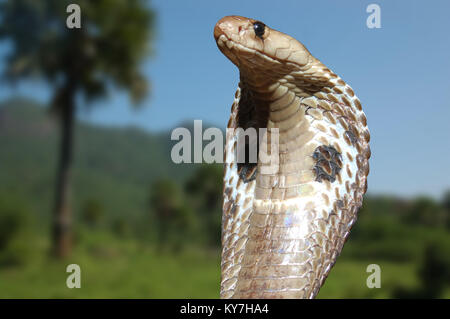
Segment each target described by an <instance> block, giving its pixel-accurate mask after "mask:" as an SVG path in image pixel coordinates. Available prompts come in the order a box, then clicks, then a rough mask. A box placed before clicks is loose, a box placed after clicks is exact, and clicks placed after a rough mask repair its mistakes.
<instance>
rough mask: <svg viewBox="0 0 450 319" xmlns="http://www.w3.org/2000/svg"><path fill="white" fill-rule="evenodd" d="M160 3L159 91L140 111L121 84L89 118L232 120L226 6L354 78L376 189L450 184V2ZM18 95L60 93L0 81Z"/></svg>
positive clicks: (119, 121) (155, 125)
mask: <svg viewBox="0 0 450 319" xmlns="http://www.w3.org/2000/svg"><path fill="white" fill-rule="evenodd" d="M371 3H377V4H379V5H380V7H381V24H382V25H381V26H382V27H381V29H368V28H367V27H366V19H367V16H368V13H366V7H367V6H368V5H369V4H371ZM152 6H153V8H154V9H155V10H156V11H157V15H158V23H157V37H156V41H155V51H156V52H155V55H154V57H153V58H152V59H149V60H148V61H146V62H145V63H144V65H143V72H144V73H145V74H146V76H148V78H149V79H151V81H152V90H153V91H152V94H151V96H150V97H149V98H148V99H147V100H146V101H144V103H143V107H142V108H141V109H140V110H138V111H134V110H133V109H132V108H131V107H130V106H131V104H130V102H129V100H128V98H127V96H126V95H125V94H123V93H120V92H114V93H112V94H111V95H110V96H109V97H108V99H105V100H103V101H101V102H98V103H96V104H95V105H94V106H95V107H94V108H91V110H90V111H87V110H82V111H81V112H80V117H81V118H83V119H85V120H88V121H92V122H95V123H99V124H104V125H120V126H123V125H137V126H140V127H143V128H145V129H148V130H151V131H158V130H164V129H169V128H172V127H175V126H177V124H179V123H180V122H182V121H184V120H186V119H191V120H193V119H202V120H204V121H205V122H207V123H211V124H212V125H215V126H218V127H222V128H224V127H225V126H226V123H227V121H228V116H229V112H230V106H231V103H232V100H233V95H234V91H235V89H236V86H237V83H238V71H237V69H236V68H235V67H234V66H233V65H232V64H231V62H229V61H228V60H227V59H226V58H225V57H224V56H223V55H222V54H221V53H220V52H219V50H218V49H217V47H216V44H215V42H214V39H213V27H214V24H215V23H216V21H217V20H219V19H220V18H221V17H223V16H225V15H230V14H235V15H242V16H247V17H252V18H255V19H258V20H261V21H263V22H265V23H266V24H267V25H269V26H270V27H273V28H275V29H277V30H279V31H282V32H285V33H287V34H289V35H291V36H293V37H294V38H296V39H298V40H299V41H301V42H302V43H303V44H304V45H305V46H306V47H307V48H308V49H309V50H310V51H311V53H312V54H313V55H314V56H315V57H317V58H318V59H319V60H321V61H322V62H323V63H324V64H325V65H327V66H328V67H329V68H331V69H332V70H333V71H334V72H336V73H337V74H339V75H340V76H341V77H342V78H343V79H344V80H345V81H346V82H347V83H349V84H350V85H351V86H352V87H353V89H354V91H355V92H356V94H357V95H358V96H359V98H360V100H361V101H362V104H363V107H364V110H365V112H366V115H367V118H368V124H369V128H370V131H371V136H372V140H371V148H372V159H371V162H370V166H371V174H370V176H369V192H372V193H395V194H399V195H405V196H410V195H417V194H429V195H432V196H435V197H439V196H440V195H441V194H442V192H443V191H444V190H445V189H450V163H449V162H450V161H449V159H450V81H449V77H450V35H449V33H448V31H449V30H450V18H449V17H450V2H449V1H445V0H443V1H406V0H402V1H400V0H397V1H376V2H373V1H362V0H359V1H357V0H353V1H350V0H349V1H334V0H328V1H325V0H321V1H300V0H291V1H274V0H255V1H243V0H240V1H235V0H227V1H206V0H205V1H175V0H158V1H153V2H152ZM4 50H5V49H4V46H3V47H0V52H1V51H4ZM14 94H21V95H26V96H27V95H29V96H31V97H34V98H36V99H38V100H40V101H42V102H45V101H47V100H48V97H49V94H50V92H49V90H48V89H47V88H46V86H45V85H42V84H38V83H32V84H25V85H20V86H19V87H17V88H16V89H14V90H12V89H11V88H9V87H4V86H2V87H0V99H4V98H6V97H8V96H11V95H14ZM168 160H170V159H168Z"/></svg>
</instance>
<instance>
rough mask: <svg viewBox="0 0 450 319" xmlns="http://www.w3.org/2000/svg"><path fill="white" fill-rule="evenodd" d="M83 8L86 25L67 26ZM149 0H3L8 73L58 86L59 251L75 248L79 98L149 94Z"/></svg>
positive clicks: (0, 25) (1, 26)
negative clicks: (74, 8)
mask: <svg viewBox="0 0 450 319" xmlns="http://www.w3.org/2000/svg"><path fill="white" fill-rule="evenodd" d="M71 3H76V4H78V5H79V7H80V8H81V28H74V29H69V28H68V27H67V26H66V19H67V18H68V16H70V13H67V12H66V8H67V6H68V5H69V4H71ZM146 3H147V2H145V3H144V0H127V1H124V0H97V1H91V0H78V1H75V0H40V1H36V0H7V1H4V2H2V3H1V4H0V39H7V40H9V41H10V43H11V44H12V50H11V52H10V54H9V56H8V57H7V63H6V68H5V78H6V79H7V81H9V82H15V81H17V80H22V79H30V78H33V77H37V78H39V79H42V80H44V81H46V82H47V83H49V84H50V86H51V87H52V89H53V99H52V102H51V109H52V111H54V112H55V113H56V114H57V116H58V119H59V123H60V130H61V132H60V134H61V142H60V146H59V166H58V169H57V181H56V193H55V204H54V220H53V232H52V233H53V241H52V242H53V252H54V253H55V255H56V256H59V257H64V256H66V255H68V254H69V252H70V250H71V231H70V229H71V210H70V200H69V199H70V180H71V166H72V149H73V143H74V141H73V131H74V117H75V115H76V108H77V107H76V106H77V103H76V101H77V98H78V97H79V96H83V97H85V99H86V101H87V102H91V101H92V100H93V99H96V98H101V97H104V96H105V95H106V94H107V92H108V91H109V90H110V89H111V88H113V87H118V88H122V89H124V90H126V91H127V92H129V95H130V97H131V98H132V99H133V101H135V102H137V101H139V100H141V99H142V98H143V97H144V96H145V95H146V93H147V87H148V85H147V81H146V79H145V78H144V76H143V75H142V74H141V73H140V72H139V66H140V63H141V62H142V60H143V59H144V58H145V57H146V56H148V53H150V51H151V39H152V34H153V33H152V30H153V26H154V13H153V11H152V9H151V8H149V7H148V5H146Z"/></svg>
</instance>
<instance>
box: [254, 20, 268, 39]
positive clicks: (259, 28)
mask: <svg viewBox="0 0 450 319" xmlns="http://www.w3.org/2000/svg"><path fill="white" fill-rule="evenodd" d="M265 29H266V25H265V24H264V23H262V22H259V21H256V22H255V23H253V30H255V35H256V36H257V37H258V38H261V39H262V36H263V35H264V31H265Z"/></svg>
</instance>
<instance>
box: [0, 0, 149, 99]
mask: <svg viewBox="0 0 450 319" xmlns="http://www.w3.org/2000/svg"><path fill="white" fill-rule="evenodd" d="M72 3H75V4H78V5H79V6H80V8H81V14H82V17H81V28H79V29H68V28H67V26H66V19H67V17H68V16H69V14H68V13H67V12H66V8H67V6H68V5H69V4H72ZM144 9H145V10H144ZM0 12H1V20H0V21H1V24H0V39H8V40H9V41H11V42H12V48H13V49H12V51H11V52H10V54H9V55H8V57H7V63H6V72H5V74H6V76H7V78H8V79H10V80H12V81H16V80H19V79H21V78H24V77H30V76H42V77H44V78H45V79H46V80H48V81H49V82H50V83H52V84H54V85H56V86H60V85H61V84H62V83H61V82H62V81H64V82H65V81H69V80H70V81H75V82H76V85H77V88H78V89H79V90H81V91H82V92H83V93H84V94H85V97H86V98H88V99H92V98H98V97H103V96H104V94H105V92H106V91H107V89H108V86H111V84H116V85H117V86H118V87H120V88H124V89H126V90H127V91H129V92H130V95H131V97H132V98H133V99H136V100H138V99H141V98H142V97H143V96H145V94H146V92H147V88H148V83H147V79H145V78H144V76H143V75H142V74H141V73H140V63H141V62H142V59H143V58H144V57H146V56H148V54H149V53H151V52H152V47H151V42H150V41H149V40H151V38H152V37H153V33H152V32H153V30H154V21H155V15H154V12H153V11H152V10H150V8H149V7H148V5H147V3H146V2H145V1H142V0H129V1H122V0H98V1H89V0H45V1H35V0H14V1H2V3H1V4H0ZM30 30H33V32H30Z"/></svg>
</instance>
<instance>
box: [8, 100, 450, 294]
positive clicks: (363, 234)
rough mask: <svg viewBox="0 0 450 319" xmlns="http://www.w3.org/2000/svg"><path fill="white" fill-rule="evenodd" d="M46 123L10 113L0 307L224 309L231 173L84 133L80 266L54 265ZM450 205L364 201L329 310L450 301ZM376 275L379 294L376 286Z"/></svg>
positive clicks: (141, 137) (101, 131) (155, 143)
mask: <svg viewBox="0 0 450 319" xmlns="http://www.w3.org/2000/svg"><path fill="white" fill-rule="evenodd" d="M17 103H18V102H17ZM42 114H43V112H42V110H41V109H39V108H36V107H31V106H30V107H28V108H21V107H17V105H16V106H14V107H8V106H3V107H0V146H1V149H2V152H0V163H1V165H2V169H0V181H1V183H0V246H1V248H0V260H2V261H1V264H0V283H1V286H2V289H0V297H22V298H23V297H33V298H34V297H41V298H43V297H85V298H91V297H97V298H101V297H116V298H120V297H127V298H133V297H134V298H169V297H172V298H217V297H218V294H219V283H220V223H221V206H222V174H223V171H222V166H221V165H213V164H211V165H184V166H183V165H179V166H176V165H173V164H172V163H168V162H170V161H167V158H168V156H170V148H167V149H168V150H169V152H164V151H163V150H164V149H166V144H164V143H169V142H170V138H169V137H168V136H169V135H168V134H162V133H161V134H158V135H151V134H148V133H145V132H141V131H138V130H131V129H120V128H108V129H106V128H97V127H93V126H89V125H86V124H80V128H81V129H80V134H82V136H83V138H82V139H80V144H79V145H78V147H79V150H80V151H79V160H78V164H77V166H76V170H75V174H74V179H75V191H76V192H77V195H78V196H77V197H76V198H77V200H76V201H75V205H74V207H75V210H76V215H77V216H79V217H80V218H79V219H77V223H78V224H77V229H76V246H75V254H74V255H73V256H72V257H70V258H69V259H68V260H66V261H64V262H62V261H55V260H51V259H49V258H48V255H47V250H48V246H49V245H50V243H49V240H48V236H47V235H48V234H47V233H48V227H47V226H45V225H47V224H48V220H49V218H51V216H49V215H48V214H47V211H46V210H45V205H44V204H43V198H45V196H47V195H45V194H47V192H48V188H50V185H51V182H52V179H53V178H52V175H51V172H52V170H51V169H49V167H50V166H51V165H52V163H51V160H49V158H48V154H47V153H46V152H50V150H51V149H52V147H51V146H48V145H49V143H50V141H51V140H52V138H51V136H52V135H51V132H52V130H51V125H50V124H49V122H48V120H47V118H46V117H45V116H42ZM21 125H22V126H23V127H26V128H27V129H28V131H27V130H26V129H25V130H23V129H18V127H20V126H21ZM149 149H150V150H153V151H152V152H149V151H148V150H149ZM155 149H156V150H157V151H154V150H155ZM148 153H151V156H149V155H148ZM3 165H4V166H3ZM3 167H7V168H8V169H3ZM449 194H450V192H447V193H446V194H444V196H443V197H442V199H440V200H436V199H433V198H427V197H420V198H409V199H405V198H398V197H395V196H371V195H368V196H365V199H364V202H363V207H362V209H361V210H360V212H359V217H358V221H357V222H356V224H355V226H354V228H353V229H352V231H351V232H350V236H349V239H348V241H347V243H346V244H345V246H344V249H343V251H342V254H341V256H340V257H339V259H338V261H337V263H336V265H335V266H334V267H333V269H332V270H331V272H330V274H329V277H328V278H327V280H326V282H325V285H324V286H323V288H322V289H321V291H320V293H319V298H419V297H420V298H450V285H449V282H450V280H449V274H448V271H449V269H450V261H449V258H450V257H449V256H450V227H449V223H450V222H449V216H450V210H449V202H450V201H449V198H450V195H449ZM68 263H77V264H79V265H80V266H81V267H82V273H83V279H82V289H73V290H70V289H67V288H65V286H64V284H62V283H64V282H65V279H66V275H67V274H66V272H65V267H66V266H67V264H68ZM373 263H374V264H378V265H380V267H381V271H382V273H381V288H380V289H369V288H367V286H366V279H367V276H368V275H369V274H368V273H367V272H366V267H367V265H369V264H373ZM6 266H8V267H6ZM35 287H39V289H35Z"/></svg>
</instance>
